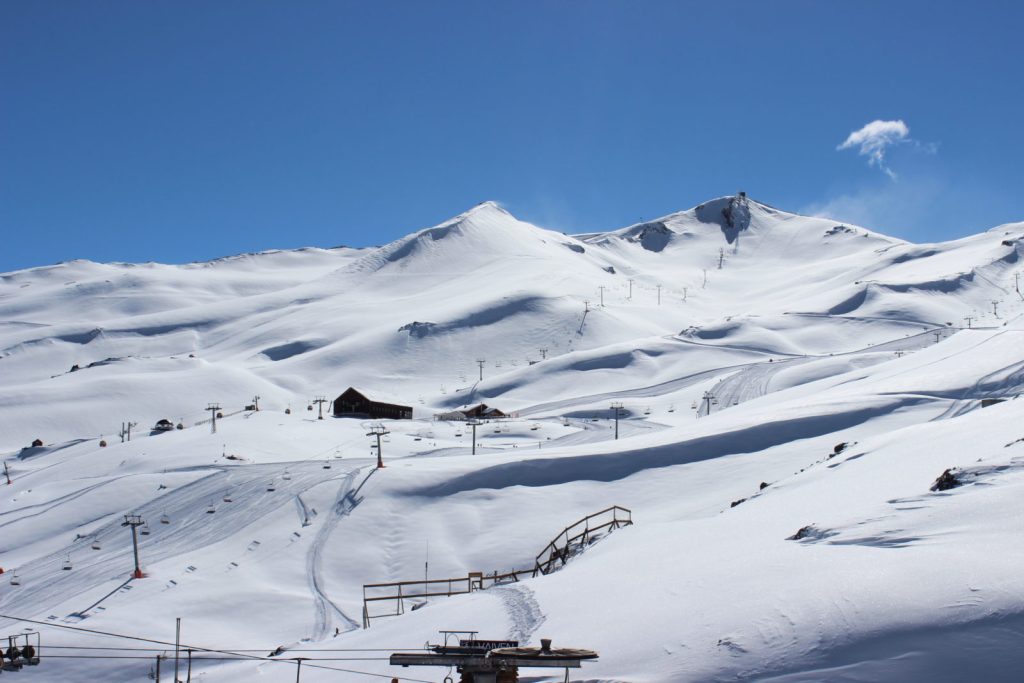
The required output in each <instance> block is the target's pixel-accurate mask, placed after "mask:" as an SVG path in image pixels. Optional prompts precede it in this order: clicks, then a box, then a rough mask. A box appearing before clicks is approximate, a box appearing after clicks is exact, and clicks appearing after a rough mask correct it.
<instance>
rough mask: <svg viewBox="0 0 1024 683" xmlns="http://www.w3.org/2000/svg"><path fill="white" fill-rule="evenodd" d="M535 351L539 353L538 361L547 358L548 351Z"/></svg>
mask: <svg viewBox="0 0 1024 683" xmlns="http://www.w3.org/2000/svg"><path fill="white" fill-rule="evenodd" d="M537 350H538V351H540V359H541V360H547V358H548V350H547V349H537Z"/></svg>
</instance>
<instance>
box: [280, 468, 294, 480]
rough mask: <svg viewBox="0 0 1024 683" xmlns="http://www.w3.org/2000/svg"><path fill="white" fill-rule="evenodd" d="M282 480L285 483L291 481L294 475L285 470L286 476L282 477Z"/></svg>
mask: <svg viewBox="0 0 1024 683" xmlns="http://www.w3.org/2000/svg"><path fill="white" fill-rule="evenodd" d="M281 478H282V479H284V480H285V481H291V480H292V475H291V474H290V473H289V472H288V470H285V471H284V474H282V475H281Z"/></svg>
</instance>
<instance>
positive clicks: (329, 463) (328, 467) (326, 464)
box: [324, 459, 331, 470]
mask: <svg viewBox="0 0 1024 683" xmlns="http://www.w3.org/2000/svg"><path fill="white" fill-rule="evenodd" d="M324 469H325V470H329V469H331V461H330V460H329V459H328V460H325V461H324Z"/></svg>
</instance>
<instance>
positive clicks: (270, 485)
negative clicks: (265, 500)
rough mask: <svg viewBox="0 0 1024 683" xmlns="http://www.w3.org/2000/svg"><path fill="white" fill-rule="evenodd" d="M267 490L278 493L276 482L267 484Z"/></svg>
mask: <svg viewBox="0 0 1024 683" xmlns="http://www.w3.org/2000/svg"><path fill="white" fill-rule="evenodd" d="M267 490H268V491H276V490H277V488H276V487H275V486H274V482H270V483H269V484H267Z"/></svg>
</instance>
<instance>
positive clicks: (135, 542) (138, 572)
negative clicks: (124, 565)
mask: <svg viewBox="0 0 1024 683" xmlns="http://www.w3.org/2000/svg"><path fill="white" fill-rule="evenodd" d="M143 524H145V522H143V521H142V516H141V515H125V516H124V522H123V523H122V524H121V526H128V527H131V528H132V551H133V552H134V553H135V571H133V572H132V578H133V579H141V578H143V576H145V575H144V574H143V573H142V568H141V567H139V527H140V526H142V525H143Z"/></svg>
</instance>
